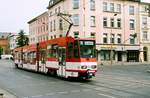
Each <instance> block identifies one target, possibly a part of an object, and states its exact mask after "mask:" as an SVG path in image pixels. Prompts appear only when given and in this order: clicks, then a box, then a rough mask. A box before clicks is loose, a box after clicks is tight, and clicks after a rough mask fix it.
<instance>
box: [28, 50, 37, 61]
mask: <svg viewBox="0 0 150 98" xmlns="http://www.w3.org/2000/svg"><path fill="white" fill-rule="evenodd" d="M29 55H30V63H31V64H36V52H30V54H29Z"/></svg>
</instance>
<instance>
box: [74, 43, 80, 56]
mask: <svg viewBox="0 0 150 98" xmlns="http://www.w3.org/2000/svg"><path fill="white" fill-rule="evenodd" d="M74 57H75V58H78V57H79V41H75V42H74Z"/></svg>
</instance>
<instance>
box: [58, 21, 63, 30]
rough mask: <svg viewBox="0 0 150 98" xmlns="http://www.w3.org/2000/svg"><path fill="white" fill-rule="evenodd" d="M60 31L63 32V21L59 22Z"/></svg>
mask: <svg viewBox="0 0 150 98" xmlns="http://www.w3.org/2000/svg"><path fill="white" fill-rule="evenodd" d="M59 30H63V20H62V19H60V20H59Z"/></svg>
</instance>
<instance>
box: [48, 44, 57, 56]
mask: <svg viewBox="0 0 150 98" xmlns="http://www.w3.org/2000/svg"><path fill="white" fill-rule="evenodd" d="M47 53H48V54H47V57H52V58H55V57H56V56H57V48H56V47H54V46H52V47H51V48H50V49H48V50H47Z"/></svg>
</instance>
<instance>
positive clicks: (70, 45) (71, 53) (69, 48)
mask: <svg viewBox="0 0 150 98" xmlns="http://www.w3.org/2000/svg"><path fill="white" fill-rule="evenodd" d="M73 54H74V53H73V42H70V43H68V57H69V58H71V57H73Z"/></svg>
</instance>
